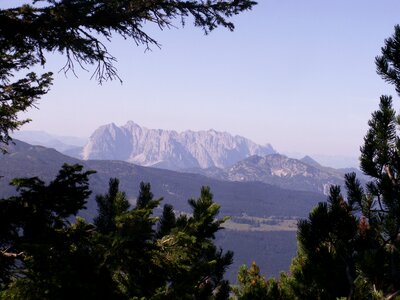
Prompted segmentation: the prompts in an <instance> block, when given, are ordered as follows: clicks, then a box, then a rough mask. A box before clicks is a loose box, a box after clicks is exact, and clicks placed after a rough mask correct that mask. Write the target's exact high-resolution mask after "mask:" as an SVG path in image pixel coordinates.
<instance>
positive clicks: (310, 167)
mask: <svg viewBox="0 0 400 300" xmlns="http://www.w3.org/2000/svg"><path fill="white" fill-rule="evenodd" d="M191 171H192V172H195V173H200V174H202V175H205V176H208V177H212V178H216V179H220V180H227V181H241V182H249V181H260V182H264V183H268V184H272V185H276V186H279V187H281V188H285V189H291V190H299V191H312V192H317V193H323V194H325V195H327V194H328V192H329V188H330V186H331V185H343V184H344V172H341V171H340V170H336V169H332V168H327V167H323V166H321V165H320V164H318V163H317V162H316V161H314V160H313V159H312V158H311V157H304V158H303V159H301V160H299V159H294V158H289V157H287V156H284V155H281V154H278V153H274V154H269V155H265V156H259V155H254V156H251V157H248V158H246V159H244V160H241V161H239V162H237V163H236V164H234V165H233V166H231V167H228V168H224V169H217V168H209V169H203V170H200V169H192V170H191Z"/></svg>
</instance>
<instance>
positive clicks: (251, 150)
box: [79, 121, 276, 170]
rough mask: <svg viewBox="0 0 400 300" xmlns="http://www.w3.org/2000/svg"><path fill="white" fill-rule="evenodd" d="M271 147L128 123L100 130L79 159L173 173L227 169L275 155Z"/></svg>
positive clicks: (211, 133) (235, 138)
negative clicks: (257, 157)
mask: <svg viewBox="0 0 400 300" xmlns="http://www.w3.org/2000/svg"><path fill="white" fill-rule="evenodd" d="M275 152H276V151H275V150H274V149H273V148H272V146H271V145H269V144H267V145H265V146H260V145H257V144H256V143H254V142H252V141H250V140H249V139H246V138H244V137H241V136H232V135H230V134H229V133H226V132H217V131H215V130H212V129H211V130H208V131H184V132H181V133H178V132H176V131H173V130H162V129H147V128H145V127H141V126H139V125H137V124H136V123H134V122H133V121H129V122H128V123H126V124H125V125H124V126H121V127H118V126H116V125H115V124H113V123H112V124H108V125H104V126H101V127H100V128H98V129H97V130H96V131H95V132H94V133H93V134H92V136H91V137H90V139H89V142H88V143H87V144H86V145H85V146H84V147H83V149H82V152H81V153H80V156H79V157H80V158H82V159H84V160H87V159H111V160H113V159H114V160H123V161H128V162H131V163H135V164H139V165H142V166H152V167H158V168H164V169H170V170H182V169H188V168H210V167H219V168H224V167H228V166H230V165H232V164H234V163H236V162H237V161H239V160H241V159H244V158H246V157H249V156H251V155H266V154H271V153H275Z"/></svg>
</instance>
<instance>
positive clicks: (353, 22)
mask: <svg viewBox="0 0 400 300" xmlns="http://www.w3.org/2000/svg"><path fill="white" fill-rule="evenodd" d="M399 11H400V2H399V1H394V0H391V1H389V0H381V1H365V0H364V1H361V0H353V1H344V0H336V1H317V0H312V1H298V0H297V1H296V0H291V1H283V0H280V1H278V0H276V1H266V0H261V1H259V5H258V6H256V7H255V8H254V9H253V10H252V11H250V12H247V13H244V14H242V15H240V16H237V17H235V18H234V22H235V25H236V29H235V31H234V32H233V33H232V32H229V31H228V30H225V29H218V30H216V31H214V32H212V33H211V34H210V35H208V36H205V35H204V34H203V33H202V32H201V30H200V29H198V28H194V27H193V26H191V23H190V21H188V22H187V25H186V26H185V28H183V29H182V28H179V29H171V30H165V31H162V32H161V31H159V30H157V29H155V28H154V27H151V26H149V27H148V30H149V32H150V33H151V35H152V36H153V37H155V38H156V39H157V40H158V41H159V42H160V43H161V44H162V48H161V49H158V48H156V47H153V49H152V51H147V52H145V48H144V47H142V46H139V47H137V46H136V45H135V44H134V43H133V42H132V41H124V40H122V39H121V38H115V39H114V40H113V41H112V43H111V44H109V45H108V47H109V50H110V52H111V53H112V54H114V55H115V56H116V57H117V58H118V63H117V64H116V67H117V68H118V71H119V75H120V76H121V78H122V79H123V84H122V85H121V84H120V83H119V82H117V81H114V82H106V83H104V84H103V85H102V86H99V85H98V84H97V82H96V81H94V80H90V77H91V72H85V71H82V70H77V74H78V77H79V78H75V77H74V75H73V74H72V73H70V74H68V75H67V77H65V76H64V74H63V73H57V74H55V81H54V86H53V87H52V90H51V91H50V92H49V94H48V95H46V96H45V97H43V99H41V100H40V101H39V102H38V103H37V106H38V109H33V110H30V111H29V112H28V113H27V114H24V117H29V118H32V119H33V121H32V122H31V123H30V124H28V125H25V126H24V127H23V129H25V130H45V131H47V132H49V133H53V134H58V135H72V136H89V135H90V134H91V133H92V132H93V131H94V130H95V129H96V128H97V127H98V126H100V125H103V124H107V123H111V122H114V123H116V124H117V125H123V124H125V123H126V122H127V121H128V120H133V121H135V122H136V123H138V124H140V125H142V126H146V127H148V128H162V129H174V130H177V131H183V130H186V129H191V130H208V129H210V128H213V129H216V130H219V131H227V132H230V133H232V134H238V135H242V136H245V137H248V138H250V139H252V140H253V141H255V142H257V143H260V144H265V143H271V144H272V146H273V147H275V148H276V149H277V150H278V151H282V152H301V153H308V154H313V153H319V154H326V155H347V156H358V153H359V147H360V145H361V144H362V140H363V136H364V134H365V132H366V130H367V121H368V119H369V117H370V115H371V113H372V111H373V110H375V109H376V108H377V107H378V102H379V96H380V95H381V94H392V95H393V96H395V93H394V89H393V88H392V87H391V86H389V85H387V84H386V83H384V82H383V81H382V80H381V79H380V77H379V76H378V75H377V74H376V72H375V65H374V57H375V56H376V55H378V54H379V52H380V47H382V46H383V42H384V39H385V38H387V37H389V36H390V35H391V34H392V32H393V27H394V25H395V24H397V23H398V22H399V21H400V20H399ZM64 62H65V61H64V59H63V58H62V57H60V56H50V57H49V63H48V65H47V69H49V70H54V71H58V70H59V69H60V68H61V67H62V66H63V63H64ZM92 70H93V69H92ZM395 99H397V97H395ZM395 105H396V107H398V101H396V102H395Z"/></svg>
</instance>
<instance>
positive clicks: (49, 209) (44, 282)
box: [0, 165, 233, 299]
mask: <svg viewBox="0 0 400 300" xmlns="http://www.w3.org/2000/svg"><path fill="white" fill-rule="evenodd" d="M90 173H91V172H83V171H82V167H81V166H77V165H74V166H69V165H65V166H64V167H63V168H62V169H61V170H60V172H59V174H58V176H57V177H56V179H55V180H53V181H52V182H50V183H49V184H47V185H46V184H45V183H44V182H42V181H41V180H39V179H38V178H26V179H16V180H14V182H13V184H14V185H15V186H16V187H17V190H18V192H19V195H18V196H14V197H11V198H8V199H2V200H1V201H0V213H1V218H0V222H1V224H0V230H1V232H0V251H1V255H0V298H1V299H142V298H145V299H186V298H188V299H193V298H194V299H214V298H215V299H226V298H228V295H229V285H228V282H227V281H225V280H224V279H223V275H224V272H225V270H226V268H227V267H228V266H229V265H230V264H231V263H232V256H233V254H232V252H229V251H228V252H226V253H224V252H223V251H222V250H221V249H217V248H216V246H215V245H214V234H215V233H216V232H217V231H218V230H219V229H221V224H222V223H223V222H224V220H225V219H217V218H216V217H217V214H218V211H219V205H217V204H216V203H214V202H213V200H212V198H213V197H212V194H211V192H210V190H209V188H203V189H202V190H201V195H200V197H199V198H198V199H190V200H189V204H190V206H191V207H192V214H191V215H185V214H182V215H179V216H176V215H175V213H174V211H173V209H172V207H171V206H170V205H165V206H164V210H163V213H162V215H161V216H160V217H157V216H155V215H154V209H155V208H156V207H158V206H159V204H160V201H161V199H154V198H153V194H152V193H151V190H150V185H149V184H145V183H142V184H141V185H140V193H139V196H138V198H137V202H136V205H135V206H134V207H131V205H130V204H129V202H128V200H127V199H126V196H125V194H124V193H123V192H121V191H119V188H118V185H119V182H118V180H117V179H111V180H110V183H109V190H108V192H107V193H106V194H105V195H99V196H97V197H96V200H97V203H98V208H99V209H98V214H97V216H96V217H95V219H94V222H93V224H91V223H88V222H86V221H85V220H84V219H82V218H79V217H75V216H76V214H77V213H78V211H79V210H80V209H83V208H84V205H85V203H86V199H87V197H88V196H89V195H90V191H89V186H88V176H89V175H90Z"/></svg>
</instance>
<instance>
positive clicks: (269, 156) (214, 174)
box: [28, 121, 362, 194]
mask: <svg viewBox="0 0 400 300" xmlns="http://www.w3.org/2000/svg"><path fill="white" fill-rule="evenodd" d="M28 137H30V138H31V140H32V139H34V135H31V136H29V135H28ZM41 137H43V133H41V135H40V136H39V138H41ZM45 137H46V136H45ZM36 138H38V137H36ZM46 138H47V139H44V141H45V142H44V143H42V145H43V144H45V145H46V142H48V141H49V140H50V141H53V140H51V139H50V138H48V137H46ZM28 141H29V140H28ZM59 143H61V142H59ZM53 144H54V141H53V143H49V145H48V146H53ZM56 148H57V147H56ZM64 148H65V147H64ZM64 148H61V149H60V148H57V149H59V150H62V151H63V152H64V153H65V154H67V155H69V156H73V157H76V158H78V159H83V160H89V159H100V160H121V161H127V162H130V163H134V164H137V165H141V166H151V167H157V168H163V169H169V170H175V171H182V172H192V173H198V174H202V175H205V176H207V177H211V178H215V179H219V180H224V181H246V182H250V181H261V182H264V183H268V184H272V185H276V186H279V187H282V188H285V189H292V190H301V191H312V192H318V193H324V194H328V192H329V187H330V186H331V185H343V177H344V174H345V173H347V172H353V171H356V172H357V170H356V169H345V170H337V169H333V168H327V167H323V166H321V165H320V164H319V163H318V162H316V161H315V160H313V159H312V158H311V157H308V156H306V157H304V158H302V159H292V158H289V157H286V156H284V155H281V154H278V153H277V152H276V151H275V150H274V149H273V147H272V146H271V145H270V144H267V145H265V146H261V145H257V144H256V143H254V142H252V141H251V140H249V139H246V138H244V137H241V136H233V135H231V134H229V133H226V132H217V131H215V130H208V131H197V132H196V131H190V130H189V131H184V132H181V133H178V132H176V131H173V130H162V129H147V128H145V127H141V126H139V125H138V124H136V123H134V122H133V121H129V122H127V123H126V124H125V125H124V126H121V127H119V126H117V125H115V124H113V123H111V124H107V125H103V126H101V127H99V128H98V129H97V130H95V131H94V133H93V134H92V135H91V137H90V138H89V140H88V142H87V143H86V144H85V145H84V147H75V148H72V147H69V148H67V149H66V150H64ZM358 173H360V172H358ZM359 175H361V174H359ZM361 177H362V176H361Z"/></svg>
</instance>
